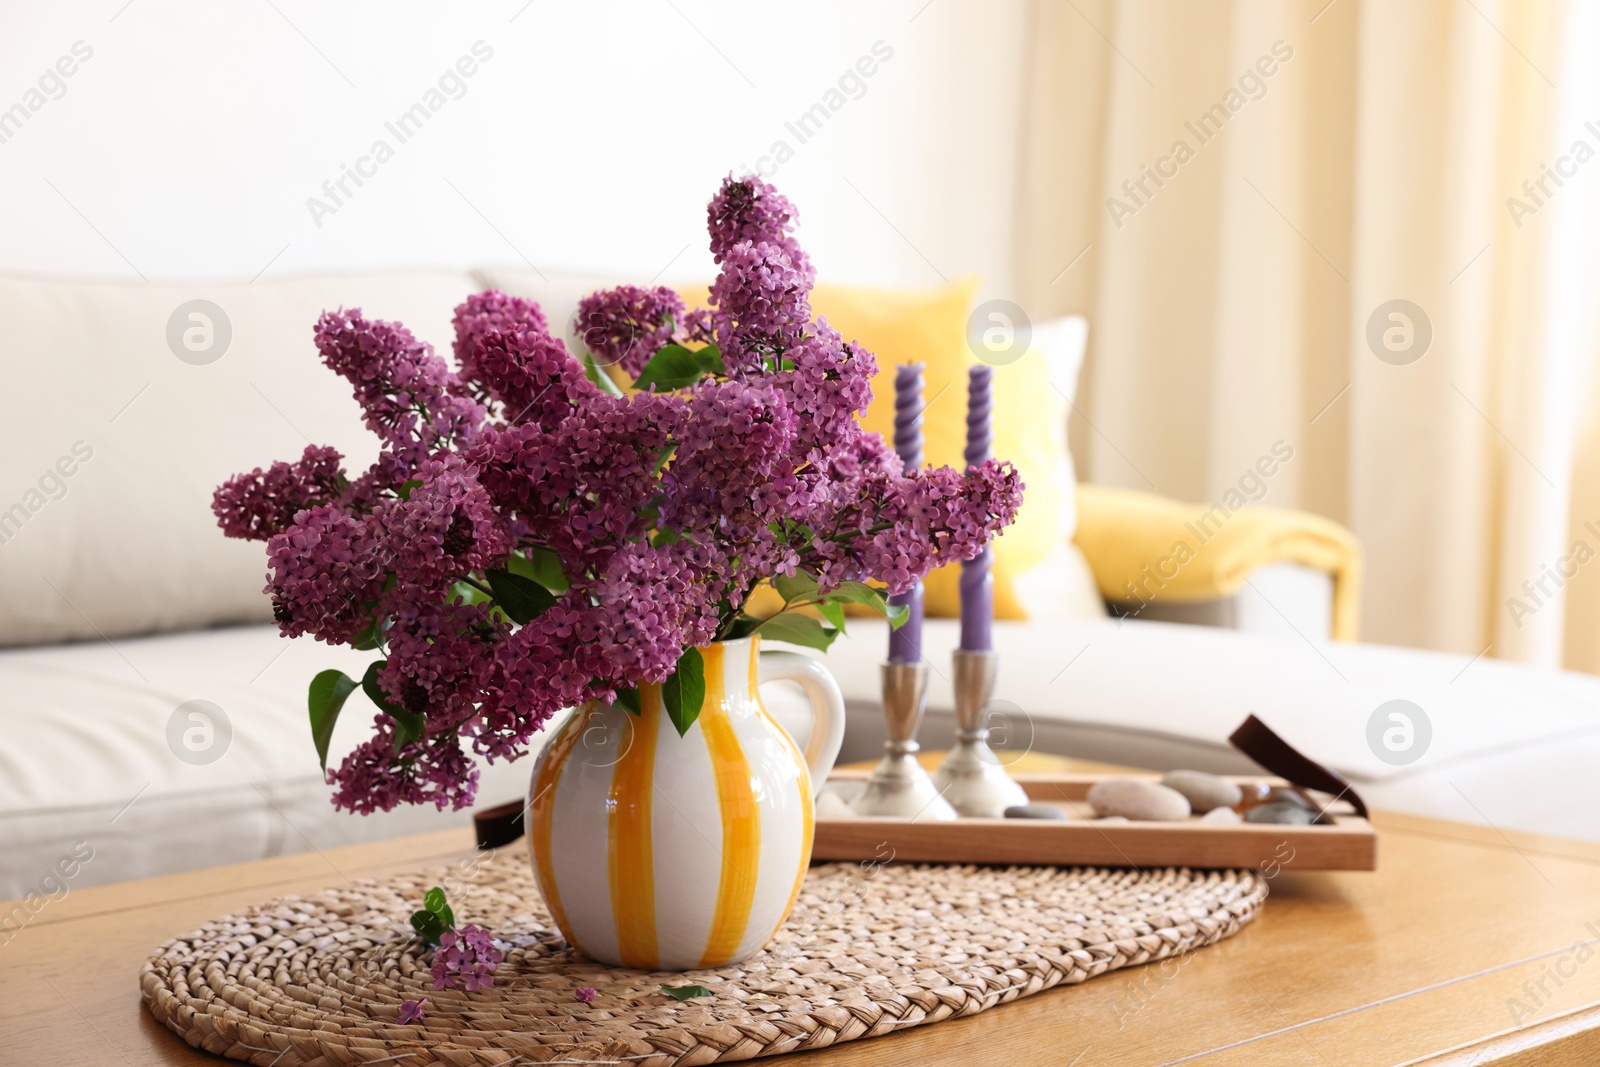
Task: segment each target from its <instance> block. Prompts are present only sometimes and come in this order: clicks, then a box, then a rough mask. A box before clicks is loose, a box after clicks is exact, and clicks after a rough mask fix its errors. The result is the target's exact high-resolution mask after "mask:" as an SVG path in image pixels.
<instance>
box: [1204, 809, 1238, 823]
mask: <svg viewBox="0 0 1600 1067" xmlns="http://www.w3.org/2000/svg"><path fill="white" fill-rule="evenodd" d="M1200 821H1201V822H1203V823H1206V824H1208V825H1215V826H1236V825H1238V824H1239V823H1242V822H1244V819H1243V818H1242V817H1241V816H1240V815H1239V813H1238V812H1236V811H1234V810H1233V809H1232V808H1212V809H1211V810H1210V811H1208V812H1206V813H1205V814H1204V815H1202V816H1200Z"/></svg>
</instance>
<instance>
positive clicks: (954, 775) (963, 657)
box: [933, 648, 1028, 819]
mask: <svg viewBox="0 0 1600 1067" xmlns="http://www.w3.org/2000/svg"><path fill="white" fill-rule="evenodd" d="M951 656H952V657H953V658H954V660H955V677H954V678H953V679H952V681H953V683H954V686H955V698H956V699H955V712H956V743H955V747H954V748H952V749H951V750H950V754H949V755H947V756H946V757H945V758H944V762H943V763H942V764H940V765H939V773H938V774H936V775H934V776H933V784H934V787H935V788H936V789H937V790H938V791H939V792H940V794H942V795H943V796H944V798H945V799H946V800H948V801H949V802H950V805H951V807H953V808H955V810H956V812H957V813H958V814H960V815H964V816H967V817H969V818H971V817H976V818H987V819H998V818H1000V817H1001V816H1003V815H1005V812H1006V809H1007V808H1009V807H1013V806H1016V805H1019V804H1026V803H1028V794H1027V793H1025V792H1023V789H1022V787H1021V786H1020V785H1018V784H1017V783H1016V782H1015V781H1014V780H1013V779H1012V777H1011V776H1010V775H1009V774H1007V773H1006V769H1005V768H1004V767H1002V766H1001V765H1000V758H999V757H998V756H996V755H995V754H994V749H992V748H990V747H989V727H988V725H987V723H986V722H985V721H984V715H985V710H986V709H987V707H988V705H989V699H990V697H992V696H993V695H994V681H995V675H996V673H997V672H998V669H999V664H1000V657H999V656H998V655H996V654H995V653H993V652H968V651H966V650H964V649H959V648H958V649H956V650H955V651H954V652H953V653H951Z"/></svg>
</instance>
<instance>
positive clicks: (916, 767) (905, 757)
mask: <svg viewBox="0 0 1600 1067" xmlns="http://www.w3.org/2000/svg"><path fill="white" fill-rule="evenodd" d="M927 702H928V665H927V664H925V663H885V664H884V665H883V716H884V718H885V719H886V720H887V721H888V726H889V738H888V740H886V741H885V742H884V743H883V759H881V760H879V761H878V765H877V766H876V767H874V768H873V769H872V774H871V775H870V776H869V777H868V778H867V787H866V789H864V790H862V792H861V795H860V796H858V797H856V799H855V801H854V802H853V803H852V804H851V805H850V806H851V808H853V809H854V810H855V813H856V814H857V815H877V816H889V817H892V818H905V819H922V820H950V819H954V818H955V817H956V811H955V809H954V808H952V807H951V806H950V804H949V802H948V801H946V800H945V799H944V797H942V796H940V795H939V788H938V786H936V785H934V784H933V779H932V777H930V776H929V774H928V772H927V771H925V770H924V769H923V768H922V764H920V763H918V762H917V752H918V750H919V749H921V747H922V746H921V745H919V744H917V729H918V727H920V726H921V725H922V713H923V710H924V709H925V708H926V706H927Z"/></svg>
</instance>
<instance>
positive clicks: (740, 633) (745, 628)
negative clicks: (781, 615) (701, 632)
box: [723, 615, 761, 641]
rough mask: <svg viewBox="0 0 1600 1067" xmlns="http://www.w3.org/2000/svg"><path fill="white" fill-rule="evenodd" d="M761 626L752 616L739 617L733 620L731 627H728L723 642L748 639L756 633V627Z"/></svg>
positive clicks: (758, 620) (759, 621)
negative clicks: (742, 638)
mask: <svg viewBox="0 0 1600 1067" xmlns="http://www.w3.org/2000/svg"><path fill="white" fill-rule="evenodd" d="M760 625H761V620H760V619H758V618H756V617H755V616H754V615H740V616H739V617H738V618H737V619H734V620H733V625H732V626H730V627H728V632H727V634H726V635H725V636H724V637H723V640H724V641H737V640H739V639H740V638H741V637H749V636H750V635H751V634H753V633H755V632H756V627H758V626H760Z"/></svg>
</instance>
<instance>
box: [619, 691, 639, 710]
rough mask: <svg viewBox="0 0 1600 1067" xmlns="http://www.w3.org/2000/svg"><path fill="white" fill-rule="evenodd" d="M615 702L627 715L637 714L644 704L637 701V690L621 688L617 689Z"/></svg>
mask: <svg viewBox="0 0 1600 1067" xmlns="http://www.w3.org/2000/svg"><path fill="white" fill-rule="evenodd" d="M617 703H618V704H619V705H621V707H622V710H623V711H626V712H627V713H628V714H629V715H639V714H641V713H642V712H643V711H644V706H643V705H642V704H640V703H639V690H637V689H629V688H626V687H624V688H622V689H618V690H617Z"/></svg>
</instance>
